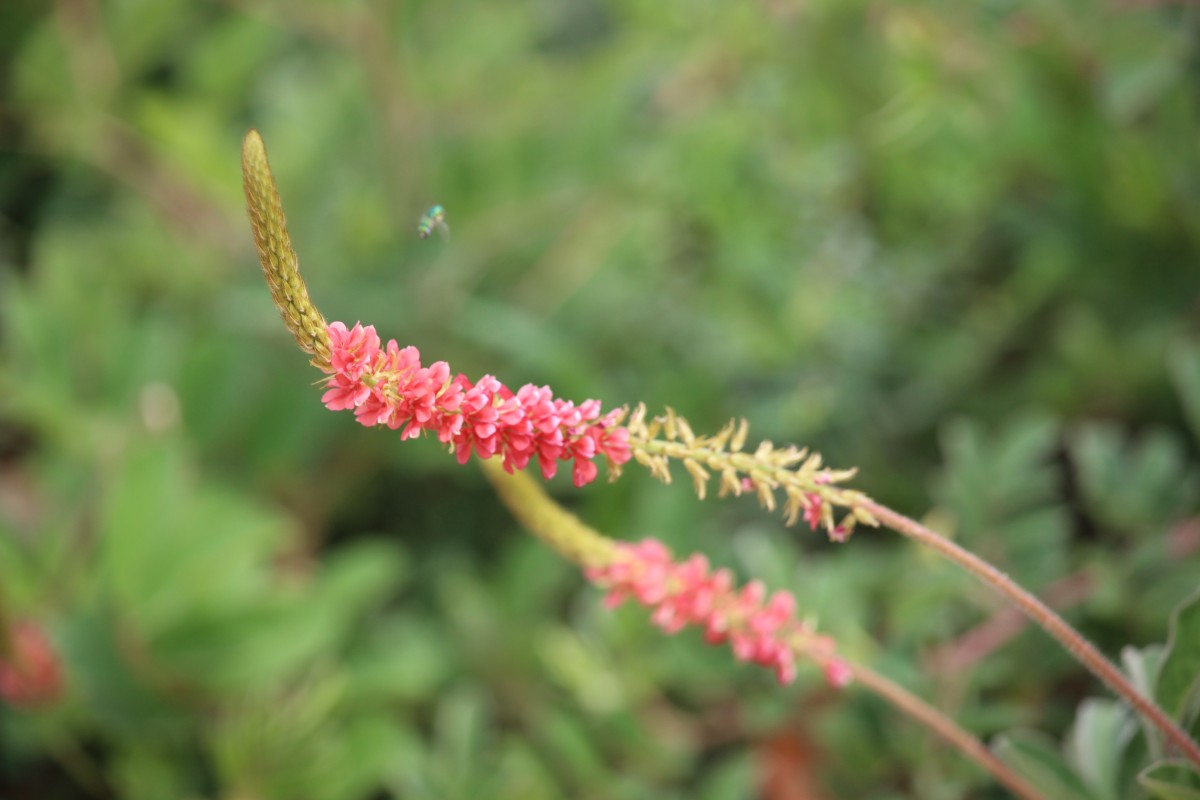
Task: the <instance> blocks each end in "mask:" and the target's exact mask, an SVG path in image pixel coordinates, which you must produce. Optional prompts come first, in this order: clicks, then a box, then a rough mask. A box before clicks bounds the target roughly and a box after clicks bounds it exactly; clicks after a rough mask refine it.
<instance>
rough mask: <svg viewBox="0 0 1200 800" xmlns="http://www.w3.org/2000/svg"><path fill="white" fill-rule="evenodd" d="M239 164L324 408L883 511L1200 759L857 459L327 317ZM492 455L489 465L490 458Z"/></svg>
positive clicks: (824, 505)
mask: <svg viewBox="0 0 1200 800" xmlns="http://www.w3.org/2000/svg"><path fill="white" fill-rule="evenodd" d="M242 172H243V185H244V188H245V192H246V207H247V210H248V212H249V215H250V222H251V226H252V227H253V229H254V237H255V245H256V247H257V249H258V254H259V261H260V263H261V265H262V269H263V275H264V277H265V278H266V281H267V284H268V286H269V287H270V289H271V296H272V298H273V299H274V301H275V305H276V306H277V307H278V309H279V311H280V315H281V316H282V318H283V321H284V324H285V325H286V326H287V327H288V329H289V330H290V331H291V332H292V335H293V336H294V337H295V338H296V341H297V343H298V344H299V345H300V347H301V349H303V350H304V351H305V352H307V353H310V354H311V355H312V356H313V359H312V363H313V364H314V365H315V366H317V367H319V368H321V369H322V370H323V371H325V372H326V374H327V376H328V378H327V380H326V383H327V386H328V387H329V388H328V390H327V391H326V393H325V396H324V397H323V400H324V402H325V403H326V405H327V406H329V407H331V408H332V407H338V408H354V409H355V413H356V415H357V416H358V418H359V421H360V422H363V423H364V424H369V425H374V424H385V425H388V426H389V427H392V428H400V427H403V429H404V430H403V432H402V434H401V435H402V437H404V438H408V437H411V436H415V435H417V434H418V433H420V432H421V431H430V432H433V433H436V434H437V436H438V438H439V440H441V441H442V442H444V443H446V444H449V445H450V446H451V448H452V449H453V450H454V451H455V453H456V454H457V455H458V458H459V460H460V461H463V462H465V461H466V460H468V459H469V458H470V454H471V453H472V452H475V453H476V454H477V455H479V456H480V457H481V458H483V459H488V458H490V457H492V456H499V457H500V463H501V466H502V468H503V470H504V471H507V472H510V473H511V472H512V471H513V470H514V469H521V468H523V467H525V466H526V465H527V464H528V463H529V461H531V460H532V459H533V458H534V457H536V458H537V459H538V463H539V466H540V467H541V469H542V472H543V474H544V475H547V476H549V475H552V474H553V473H554V471H555V469H556V465H557V463H558V461H560V460H568V461H571V462H573V465H574V468H573V475H574V480H575V483H576V484H577V485H583V484H585V483H587V482H589V481H591V480H593V479H594V478H595V476H596V472H597V469H596V467H595V464H594V458H595V457H596V456H597V455H604V456H605V457H606V459H607V461H608V466H609V469H610V476H611V477H616V476H617V475H619V474H620V467H621V464H622V463H624V462H625V461H626V460H628V459H629V458H633V459H636V460H637V461H638V462H639V463H641V464H643V465H645V466H647V467H648V468H649V469H650V471H651V473H652V474H654V475H655V476H656V477H658V478H659V479H661V480H663V481H665V482H670V479H671V473H670V468H669V467H670V461H671V460H672V459H674V460H677V461H680V462H681V463H682V464H683V466H684V468H685V469H686V470H687V471H688V473H689V474H690V475H691V476H692V478H693V481H694V482H695V486H696V491H697V493H698V494H699V495H700V496H701V497H704V494H705V491H706V487H707V484H708V481H709V480H710V478H711V477H712V475H713V474H714V473H715V474H716V475H718V476H719V477H720V493H721V494H735V495H737V494H741V493H742V492H754V493H755V494H756V495H757V496H758V498H759V501H760V502H761V503H762V504H763V505H764V506H765V507H767V508H768V509H774V508H775V507H776V494H775V493H776V491H782V492H783V494H784V497H785V500H784V513H785V517H786V519H787V521H788V523H789V524H791V523H794V522H796V521H797V520H798V519H799V518H801V517H803V518H804V519H805V521H806V522H807V523H808V524H809V526H810V527H812V528H813V529H814V530H815V529H816V528H817V527H818V526H822V527H824V528H825V529H826V531H827V532H828V533H829V535H830V537H831V538H833V539H835V540H838V541H844V540H845V539H846V538H847V537H849V535H850V534H851V533H852V532H853V530H854V527H855V526H856V524H857V523H863V524H867V525H877V524H878V523H879V522H880V521H882V522H884V524H886V525H887V526H888V527H890V528H893V529H894V530H896V531H898V532H900V533H902V534H904V535H906V536H910V537H911V538H914V539H917V540H918V541H922V542H923V543H925V544H929V545H930V546H932V547H934V549H935V550H937V551H938V552H940V553H942V554H943V555H945V556H947V557H949V558H951V559H952V560H955V561H956V562H957V563H959V564H960V565H962V566H964V567H965V568H967V569H968V570H969V571H971V572H972V573H973V574H975V575H976V576H977V577H980V578H981V579H983V580H984V581H985V582H988V583H990V584H991V585H992V586H994V587H995V588H997V589H998V590H999V591H1001V592H1002V593H1003V594H1005V596H1007V597H1008V598H1009V599H1011V600H1012V601H1013V602H1014V603H1015V604H1016V605H1017V606H1018V607H1019V608H1021V610H1022V611H1023V612H1024V613H1025V614H1027V615H1028V616H1029V617H1030V618H1031V619H1032V620H1033V621H1034V622H1036V623H1037V624H1039V625H1041V626H1042V627H1043V628H1045V629H1046V630H1047V631H1048V632H1050V633H1051V635H1053V636H1054V637H1055V638H1056V639H1058V641H1059V642H1061V643H1062V644H1063V645H1064V646H1065V647H1066V648H1067V650H1068V651H1069V652H1070V653H1071V654H1072V655H1074V656H1076V657H1077V658H1078V659H1079V660H1080V662H1081V663H1082V664H1083V665H1084V666H1085V667H1087V668H1088V669H1089V670H1091V671H1092V672H1093V673H1095V674H1096V675H1097V676H1098V677H1100V678H1101V679H1102V680H1103V681H1104V682H1105V683H1106V684H1107V685H1108V686H1109V687H1110V688H1112V689H1113V691H1115V692H1116V693H1117V694H1119V695H1120V696H1121V697H1123V698H1124V699H1125V700H1127V701H1128V702H1129V703H1130V704H1131V705H1132V706H1134V707H1135V708H1137V709H1138V710H1139V711H1140V712H1141V713H1143V714H1144V715H1145V716H1146V717H1147V718H1148V719H1149V720H1150V721H1151V722H1152V723H1153V724H1154V725H1155V726H1156V727H1158V728H1159V729H1161V730H1162V731H1163V732H1164V734H1165V735H1166V736H1167V738H1168V739H1169V740H1170V741H1171V742H1172V743H1174V744H1175V745H1176V747H1178V748H1179V750H1180V751H1181V752H1182V753H1183V754H1184V755H1185V756H1187V758H1189V759H1190V760H1191V761H1193V762H1194V763H1196V764H1198V765H1200V747H1197V745H1196V744H1195V742H1193V741H1192V740H1191V739H1190V738H1188V736H1187V734H1186V733H1184V732H1183V731H1182V729H1180V728H1179V726H1178V725H1177V724H1176V723H1175V722H1173V721H1172V720H1171V719H1170V718H1169V717H1168V716H1167V715H1166V713H1165V712H1163V711H1162V709H1160V708H1158V707H1157V706H1156V705H1154V703H1153V702H1151V701H1150V700H1149V699H1147V698H1145V697H1142V696H1141V695H1140V694H1139V693H1138V692H1137V690H1136V689H1134V688H1133V686H1132V685H1131V684H1130V683H1129V682H1128V681H1127V680H1125V678H1124V676H1123V675H1121V673H1120V671H1119V670H1117V669H1116V668H1115V667H1113V666H1112V664H1111V663H1109V662H1108V661H1107V660H1106V659H1105V658H1104V657H1103V656H1102V655H1100V654H1099V652H1097V651H1096V650H1095V648H1094V647H1092V646H1091V645H1090V644H1089V643H1087V642H1086V640H1084V639H1083V637H1081V636H1079V634H1078V633H1077V632H1076V631H1074V630H1073V629H1072V628H1070V626H1068V625H1067V624H1066V622H1064V621H1063V620H1062V619H1061V618H1060V617H1058V616H1057V615H1055V614H1054V613H1053V612H1052V611H1050V610H1049V609H1048V608H1046V607H1045V606H1044V604H1041V603H1040V601H1038V600H1037V599H1036V598H1034V597H1033V596H1032V595H1031V594H1029V593H1028V592H1025V591H1024V590H1023V589H1020V587H1017V586H1016V585H1015V584H1014V583H1012V581H1011V580H1009V579H1008V578H1007V577H1006V576H1004V575H1003V574H1002V573H1000V572H999V571H998V570H996V569H995V568H994V567H992V566H991V565H989V564H987V563H986V562H983V561H982V560H980V559H978V558H977V557H975V556H973V555H971V554H970V553H967V552H966V551H963V550H961V548H957V547H956V546H955V545H953V544H951V543H949V542H948V541H946V540H944V539H942V538H941V537H938V536H937V534H935V533H933V532H932V531H930V530H929V529H927V528H923V527H922V526H920V525H918V524H917V523H916V522H914V521H912V520H909V519H908V518H906V517H903V516H902V515H900V514H897V513H896V512H894V511H891V510H890V509H887V508H885V507H884V506H880V505H878V504H876V503H874V502H873V501H871V500H870V498H868V497H867V496H866V495H864V494H862V493H861V492H857V491H853V490H850V489H845V488H843V487H841V486H839V484H840V483H841V482H842V481H845V480H847V479H849V478H850V477H852V476H853V475H854V470H833V469H829V468H824V467H822V465H821V460H820V457H819V456H818V455H816V454H812V455H810V454H809V453H808V452H807V451H805V450H801V449H797V448H793V447H787V448H783V449H776V448H775V447H774V446H773V445H771V444H770V443H769V442H764V443H762V444H760V445H759V446H758V447H757V448H756V449H755V451H754V452H753V453H748V452H742V448H743V447H744V445H745V441H746V435H747V431H746V423H745V422H744V421H742V422H740V423H731V424H730V425H728V426H726V428H725V429H723V430H722V431H720V432H719V433H718V434H717V435H715V436H712V437H700V436H696V435H695V434H694V433H693V432H692V430H691V427H690V426H689V425H688V424H687V422H686V421H684V420H683V419H682V418H681V417H679V416H678V415H676V414H674V412H672V411H668V412H667V414H666V415H665V416H662V417H656V418H654V419H651V420H649V421H647V420H646V412H645V409H644V407H641V406H639V407H638V408H637V409H636V410H635V411H634V413H633V415H632V416H631V417H630V419H629V422H628V424H627V425H623V424H622V422H623V421H624V420H623V416H622V412H620V411H617V412H609V413H608V414H605V415H604V416H600V406H599V404H597V403H595V401H588V402H586V403H584V404H582V405H580V406H578V407H576V406H574V405H572V404H570V403H567V402H566V401H562V400H558V399H556V398H554V397H553V394H552V393H551V392H550V391H549V389H548V388H546V387H534V386H526V387H523V388H522V389H521V390H519V391H518V392H517V393H515V394H514V393H513V392H511V391H510V390H508V389H507V388H506V387H505V386H504V385H503V384H501V383H500V382H499V381H498V380H496V379H495V378H494V377H492V376H484V377H483V378H481V379H480V380H479V381H478V382H475V383H473V382H471V381H470V380H468V379H466V378H465V377H463V376H461V375H459V376H456V377H454V378H453V379H452V378H450V371H449V367H448V366H446V365H445V364H444V363H443V362H436V363H435V364H433V365H431V366H429V367H423V366H422V365H421V363H420V357H419V354H418V353H417V351H416V350H415V348H403V349H401V348H400V347H399V346H398V345H396V343H395V342H394V341H393V342H389V343H388V345H387V347H386V348H381V347H380V344H379V339H378V336H376V335H375V333H374V329H373V328H363V327H362V326H361V325H356V326H355V328H354V329H347V328H346V327H345V325H342V324H340V323H334V325H327V324H326V322H325V319H324V317H323V316H322V315H321V314H320V312H319V311H317V309H316V307H315V306H314V305H313V303H312V302H311V300H309V297H308V291H307V288H306V287H305V284H304V281H303V280H302V279H301V277H300V274H299V268H298V259H297V258H296V254H295V251H294V250H293V249H292V246H291V239H290V237H289V235H288V232H287V223H286V219H285V217H284V214H283V208H282V205H281V203H280V200H279V194H278V191H277V190H276V187H275V182H274V179H273V178H272V175H271V170H270V165H269V164H268V162H267V156H266V150H265V147H264V145H263V142H262V138H261V137H260V136H259V134H258V132H257V131H253V130H252V131H250V132H249V133H248V134H247V135H246V138H245V140H244V142H243V149H242ZM335 351H336V363H335ZM484 464H485V468H489V469H490V468H491V465H490V463H489V462H487V461H484ZM489 474H491V473H490V472H489ZM835 507H840V508H844V509H846V510H847V513H845V514H844V515H843V516H842V518H841V519H840V520H835V519H834V511H833V509H834V508H835ZM588 541H589V542H590V544H589V545H588V547H589V548H593V549H595V550H596V551H597V552H598V551H601V550H606V548H607V547H608V546H606V545H604V544H603V543H602V542H600V541H596V540H591V539H589V540H588ZM565 546H566V547H575V546H582V545H577V544H568V545H565ZM610 546H611V545H610ZM589 552H590V553H592V555H593V556H594V555H595V552H593V551H592V550H589ZM599 566H604V565H603V564H601V565H599Z"/></svg>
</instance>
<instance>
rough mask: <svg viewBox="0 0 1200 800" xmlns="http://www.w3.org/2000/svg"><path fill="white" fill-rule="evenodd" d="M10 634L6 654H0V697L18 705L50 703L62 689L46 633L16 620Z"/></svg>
mask: <svg viewBox="0 0 1200 800" xmlns="http://www.w3.org/2000/svg"><path fill="white" fill-rule="evenodd" d="M9 633H10V634H11V638H10V639H9V641H8V647H7V653H6V654H5V655H0V700H4V701H5V702H7V703H9V704H10V705H13V706H16V707H20V708H33V707H36V706H44V705H48V704H50V703H53V702H54V701H55V700H57V699H58V698H59V697H60V696H61V695H62V691H63V675H62V666H61V664H60V663H59V659H58V654H57V653H55V652H54V647H53V645H51V643H50V640H49V639H48V638H47V637H46V634H45V632H43V631H42V629H41V628H39V627H37V626H36V625H34V624H33V623H31V622H17V623H15V624H13V625H12V627H11V628H10V630H9Z"/></svg>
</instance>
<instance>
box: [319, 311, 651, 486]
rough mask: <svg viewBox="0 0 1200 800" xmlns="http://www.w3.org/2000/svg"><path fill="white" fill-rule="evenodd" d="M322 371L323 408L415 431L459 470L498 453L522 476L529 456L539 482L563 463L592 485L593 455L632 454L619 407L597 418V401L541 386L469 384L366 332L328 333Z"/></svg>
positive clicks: (487, 380) (620, 460)
mask: <svg viewBox="0 0 1200 800" xmlns="http://www.w3.org/2000/svg"><path fill="white" fill-rule="evenodd" d="M328 334H329V352H330V364H329V366H328V367H327V368H326V369H325V372H326V373H327V374H328V376H329V377H328V378H327V379H326V385H327V387H328V388H327V390H326V392H325V394H324V395H322V397H321V402H322V403H324V404H325V406H326V408H329V409H331V410H333V411H341V410H350V409H353V411H354V416H355V418H356V419H357V420H358V421H359V422H360V423H362V424H363V425H366V426H368V427H372V426H376V425H386V426H387V427H388V428H391V429H393V430H400V432H401V433H400V436H401V438H402V439H411V438H413V437H415V436H418V435H420V434H421V433H424V432H430V433H433V434H436V435H437V437H438V441H441V442H443V443H445V444H448V445H450V448H451V450H452V451H453V452H454V453H455V455H456V456H457V457H458V461H459V463H466V462H467V461H468V460H469V459H470V457H471V455H472V453H474V454H475V455H477V456H478V457H479V458H482V459H487V458H492V457H493V456H498V457H499V458H500V459H501V463H502V464H503V465H504V468H505V469H506V470H507V471H509V472H512V471H513V470H522V469H525V467H526V466H528V464H529V462H530V461H532V460H533V459H535V458H536V459H537V462H538V467H539V468H540V469H541V472H542V475H543V477H545V478H546V479H547V480H548V479H550V478H552V477H554V475H555V473H556V472H557V471H558V465H559V462H560V461H566V462H571V463H572V465H573V467H572V478H573V480H574V483H575V485H576V486H584V485H585V484H588V483H591V482H592V481H593V480H595V478H596V475H597V473H598V472H599V470H598V468H597V466H596V459H597V457H600V456H603V457H604V459H605V460H606V461H607V462H608V464H609V465H610V467H611V468H619V467H620V465H621V464H624V463H625V462H627V461H629V459H630V458H631V457H632V455H631V453H630V450H629V432H628V430H627V429H625V428H624V427H622V426H621V425H620V424H618V422H619V419H620V417H621V416H622V415H623V413H624V411H623V409H616V410H614V411H610V412H608V413H606V414H603V415H602V414H601V406H600V403H599V401H596V400H585V401H584V402H583V403H580V404H579V405H575V404H574V403H572V402H570V401H568V400H562V399H560V398H557V397H555V396H554V393H553V392H552V391H551V390H550V387H548V386H540V387H539V386H534V385H533V384H527V385H525V386H522V387H521V388H520V389H519V390H517V392H516V393H515V394H514V393H513V392H512V391H511V390H510V389H509V388H508V387H507V386H505V385H504V384H503V383H501V382H500V381H499V380H497V379H496V378H495V377H493V376H491V375H484V376H483V377H482V378H480V379H479V380H478V381H475V382H472V381H471V380H470V379H468V378H467V377H466V376H465V375H463V374H461V373H460V374H458V375H453V376H452V374H451V372H450V366H449V365H448V364H447V363H446V362H445V361H436V362H434V363H433V364H430V365H429V366H423V365H422V363H421V354H420V353H419V352H418V351H417V348H415V347H404V348H401V347H400V346H399V345H398V344H396V341H395V340H394V339H393V340H390V341H388V343H387V345H386V346H381V344H380V339H379V336H378V334H376V333H375V327H374V326H372V325H368V326H366V327H363V325H362V323H358V324H356V325H355V326H354V327H353V328H347V327H346V326H345V325H344V324H343V323H341V322H334V323H333V324H331V325H330V326H329V327H328Z"/></svg>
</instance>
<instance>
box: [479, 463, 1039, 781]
mask: <svg viewBox="0 0 1200 800" xmlns="http://www.w3.org/2000/svg"><path fill="white" fill-rule="evenodd" d="M480 466H481V467H482V468H483V472H484V475H486V476H487V478H488V480H489V481H490V482H491V483H492V486H493V487H495V489H496V493H497V494H498V495H499V496H500V499H501V500H502V501H503V502H504V504H505V505H506V506H507V507H508V509H509V511H511V512H512V514H513V516H515V517H516V518H517V521H518V522H520V523H521V524H522V525H523V526H525V527H526V528H527V529H528V530H529V532H530V533H532V534H533V535H535V536H537V537H538V538H539V539H541V540H542V541H543V542H546V543H547V544H548V545H550V546H551V547H552V548H553V549H554V550H556V551H557V552H559V553H560V554H561V555H563V556H564V557H566V558H567V559H568V560H570V561H572V562H574V563H576V564H578V565H580V566H585V567H587V566H597V565H600V564H603V563H605V562H606V561H607V560H608V559H610V558H611V557H612V554H613V553H614V552H615V543H614V542H613V540H612V539H609V538H608V537H606V536H603V535H602V534H600V533H598V532H597V531H595V530H593V529H592V528H590V527H588V526H587V525H585V524H584V523H583V522H582V521H580V519H579V518H578V517H576V516H575V515H574V514H572V513H570V512H569V511H567V510H566V509H564V508H563V507H562V506H560V505H559V504H558V503H556V502H555V501H554V500H553V499H552V498H551V497H550V496H549V495H548V494H547V493H546V492H545V490H544V489H542V487H541V486H540V485H539V484H538V483H537V482H536V481H534V480H533V479H532V478H530V477H529V476H528V475H525V474H523V473H519V472H518V473H514V474H508V473H506V472H505V471H504V468H503V467H501V466H500V465H499V464H498V463H496V461H494V460H488V461H481V462H480ZM797 646H798V647H799V648H801V649H802V654H803V655H805V656H807V657H808V658H810V659H811V660H812V661H813V662H814V663H816V664H817V665H818V666H821V667H826V666H827V665H828V664H829V662H830V661H831V660H833V659H835V658H836V660H837V661H838V662H839V663H840V664H842V665H844V666H847V667H849V669H850V671H851V672H852V674H853V675H854V677H855V678H856V679H857V680H858V682H859V683H860V684H862V686H864V687H865V688H867V689H869V690H871V691H873V692H875V693H876V694H878V695H879V696H880V697H882V698H883V699H884V700H886V701H887V702H889V703H891V704H892V705H893V706H895V707H896V708H897V709H898V710H900V711H901V712H903V713H905V714H907V715H908V716H909V717H911V718H912V719H914V720H915V721H916V722H918V723H920V724H922V725H924V726H925V727H927V728H928V729H929V730H930V731H932V732H933V733H934V734H936V735H937V736H938V737H940V738H941V739H942V740H943V741H945V742H946V743H947V744H949V745H951V746H952V747H954V748H956V749H957V750H958V751H959V752H961V753H962V754H963V755H964V756H966V757H967V758H968V759H970V760H971V761H974V762H975V763H976V764H978V765H979V766H981V767H982V768H983V769H985V770H986V771H987V772H989V773H990V774H991V775H992V777H993V778H995V779H996V781H997V782H998V783H1000V784H1001V785H1002V786H1004V787H1005V788H1007V789H1008V790H1009V791H1011V792H1012V793H1013V794H1014V795H1016V796H1017V797H1019V798H1021V799H1022V800H1045V798H1044V796H1043V795H1042V794H1041V793H1040V792H1038V791H1037V790H1036V789H1035V788H1033V786H1031V785H1030V784H1029V783H1028V782H1026V781H1025V779H1024V778H1022V777H1021V776H1020V775H1018V774H1017V773H1015V772H1014V771H1013V770H1012V769H1011V768H1010V767H1009V766H1008V765H1006V764H1005V763H1004V762H1002V761H1000V759H998V758H997V757H996V756H994V755H993V754H992V753H991V752H990V751H989V750H988V749H987V747H985V746H984V744H983V743H982V742H980V741H979V740H978V739H976V738H975V737H974V736H972V735H971V734H970V733H968V732H967V731H965V730H963V728H961V727H959V726H958V725H957V724H956V723H955V722H954V721H953V720H952V719H950V718H949V717H947V716H946V715H944V714H942V713H941V712H940V711H938V710H937V709H936V708H934V707H933V706H931V705H929V704H928V703H926V702H925V701H923V700H921V699H920V698H919V697H917V696H916V695H914V694H912V693H911V692H909V691H908V690H906V689H904V688H903V687H901V686H899V685H897V684H895V683H893V682H892V681H891V680H889V679H888V678H885V677H884V676H883V675H880V674H879V673H877V672H875V671H873V670H871V669H870V668H868V667H866V666H864V665H862V664H856V663H854V662H852V661H849V660H847V659H846V657H845V656H844V655H841V654H838V655H837V656H833V655H831V654H830V653H829V652H828V651H827V650H826V649H823V648H821V647H819V646H813V647H805V646H804V645H803V644H802V643H798V644H797Z"/></svg>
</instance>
